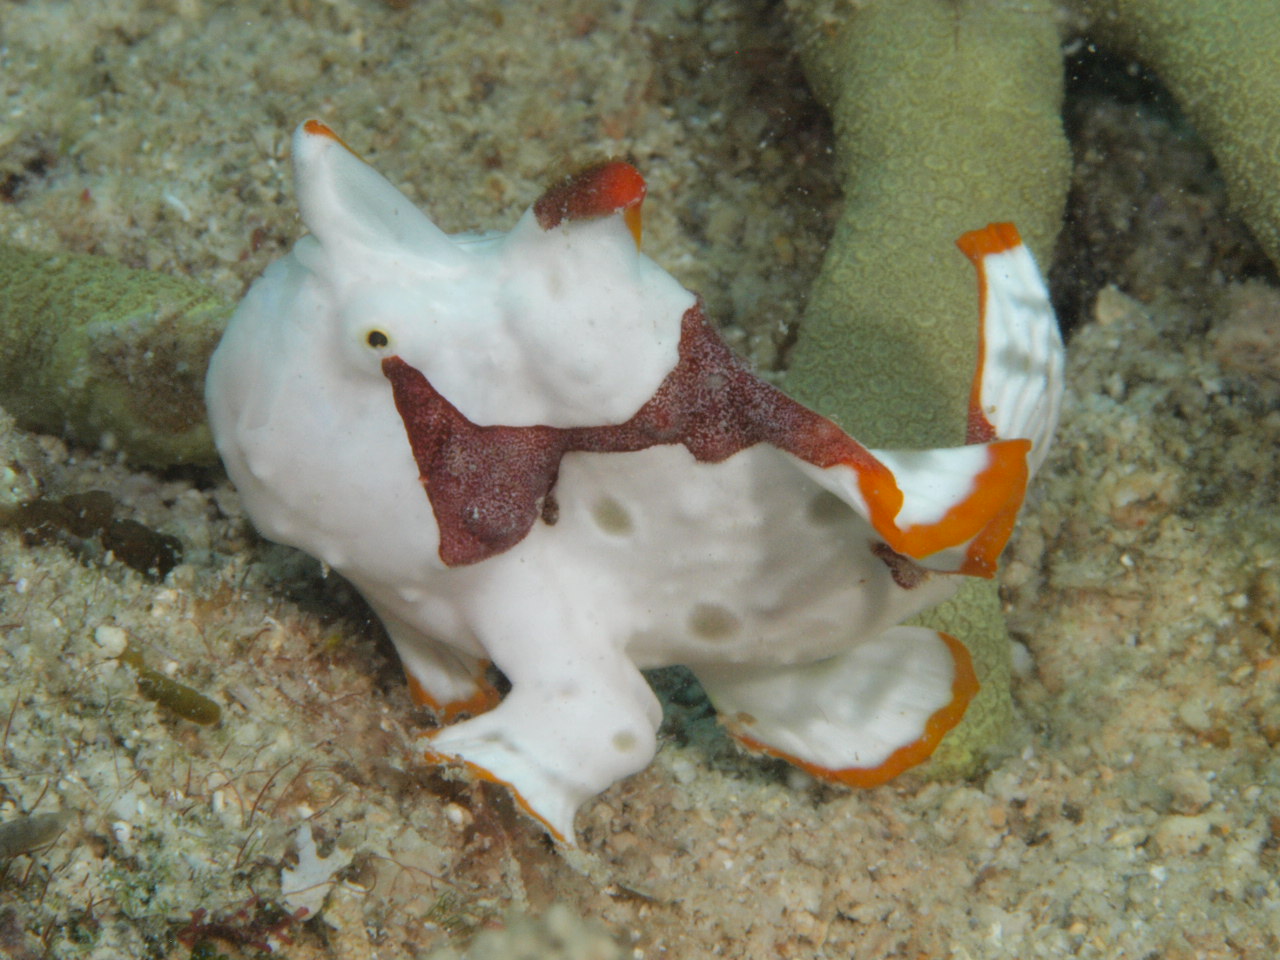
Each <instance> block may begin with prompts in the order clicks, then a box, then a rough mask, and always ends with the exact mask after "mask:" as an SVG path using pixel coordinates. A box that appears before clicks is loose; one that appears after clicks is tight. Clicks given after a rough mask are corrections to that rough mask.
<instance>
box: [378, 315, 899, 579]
mask: <svg viewBox="0 0 1280 960" xmlns="http://www.w3.org/2000/svg"><path fill="white" fill-rule="evenodd" d="M382 372H383V374H384V375H385V376H386V378H387V379H388V380H389V381H391V388H392V391H393V392H394V394H395V403H396V409H397V410H398V411H399V412H400V417H401V419H402V420H403V421H404V426H405V432H406V433H407V434H408V436H409V444H410V446H411V447H412V449H413V456H414V459H415V460H416V461H417V464H418V472H419V476H420V477H421V480H422V484H423V486H424V487H425V489H426V492H427V497H428V499H429V500H430V501H431V509H432V511H433V512H434V513H435V517H436V523H437V525H438V526H439V528H440V559H441V560H443V561H444V562H445V564H447V565H448V566H458V565H462V564H468V563H477V562H479V561H481V560H485V559H487V558H489V557H492V556H494V555H496V554H499V553H502V552H503V551H504V550H509V549H510V548H511V547H513V546H515V545H516V544H517V543H519V542H520V541H521V540H522V539H524V537H525V535H526V534H527V533H528V532H529V530H530V529H531V528H532V527H533V524H534V522H535V521H536V520H537V519H538V516H539V514H540V512H541V513H544V514H545V513H546V512H547V508H546V504H547V498H548V497H549V496H551V494H552V488H553V487H554V486H555V482H556V475H557V473H558V472H559V469H560V458H561V457H563V456H564V455H565V454H566V453H569V452H571V451H583V452H588V453H630V452H634V451H636V450H644V449H647V448H648V447H652V446H657V445H659V444H674V443H680V444H683V445H684V446H685V447H686V448H687V449H688V450H689V452H690V453H692V454H693V456H694V457H695V458H696V459H698V460H700V461H702V462H704V463H719V462H720V461H723V460H726V459H728V458H729V457H731V456H733V455H734V454H735V453H738V452H739V451H741V450H745V449H746V448H747V447H751V446H754V445H755V444H757V443H770V444H773V445H774V446H775V447H778V448H779V449H782V450H786V451H787V452H789V453H792V454H794V455H795V456H797V457H800V458H801V459H803V460H806V461H808V462H809V463H812V464H814V465H816V466H818V467H829V466H832V465H834V464H837V463H846V464H849V465H850V466H854V467H855V468H856V469H860V470H865V471H870V472H872V473H876V474H881V473H883V474H885V475H887V474H888V471H887V470H886V468H885V467H884V466H883V465H882V464H881V463H880V462H879V461H877V460H876V459H875V458H874V457H872V456H871V454H870V453H868V452H867V450H866V449H865V448H864V447H863V446H862V445H861V444H859V443H858V442H857V441H856V440H854V439H853V438H852V437H850V436H849V435H848V434H846V433H845V432H844V431H843V430H841V429H840V428H839V427H837V426H836V425H835V424H834V423H832V422H831V421H830V420H828V419H827V418H825V417H823V416H820V415H819V414H817V413H814V412H813V411H812V410H810V409H809V408H808V407H805V406H803V405H801V404H799V403H797V402H796V401H795V400H792V399H791V398H790V397H788V396H787V395H786V394H784V393H783V392H782V391H780V390H778V389H777V388H776V387H774V386H771V385H770V384H768V383H765V382H764V381H763V380H761V379H760V378H759V377H757V376H756V375H755V374H753V373H752V372H751V371H750V370H749V369H747V367H746V365H745V364H744V363H743V362H742V361H741V360H739V359H738V358H737V357H736V356H734V354H733V352H732V351H731V350H730V349H729V348H728V347H727V346H726V345H725V344H724V342H723V341H721V339H720V337H719V336H718V335H717V334H716V332H715V331H714V330H713V329H711V327H710V326H709V325H708V324H707V322H706V318H705V317H704V316H703V313H702V305H701V303H698V304H695V305H694V306H692V307H690V308H689V309H688V310H687V311H686V312H685V315H684V318H683V320H682V323H681V328H680V347H679V361H678V362H677V364H676V366H675V368H674V369H673V370H672V371H671V372H670V373H669V374H667V376H666V379H664V380H663V381H662V383H661V384H660V385H659V387H658V390H657V392H656V393H654V395H653V397H651V398H650V399H649V401H648V402H647V403H645V405H644V406H643V407H641V408H640V409H639V410H638V411H637V412H636V414H635V416H633V417H632V418H631V419H630V420H628V421H626V422H625V423H620V424H612V425H602V426H596V427H568V428H560V427H546V426H533V427H505V426H480V425H477V424H475V423H472V422H471V421H470V420H468V419H467V418H466V417H464V416H463V415H462V414H461V413H460V412H459V411H458V409H457V408H456V407H455V406H453V404H451V403H450V402H449V401H448V400H446V399H445V398H444V397H443V396H441V395H440V394H439V393H438V392H437V391H436V389H435V388H434V387H433V386H431V384H430V383H429V382H428V381H427V378H426V377H424V376H423V375H422V374H421V373H420V372H419V371H417V370H416V369H414V368H413V367H411V366H409V364H407V363H405V362H404V361H403V360H402V359H400V358H399V357H387V358H386V359H384V360H383V361H382ZM673 479H674V478H673ZM654 495H655V496H661V491H655V492H654ZM550 512H551V513H553V514H554V512H555V511H554V506H553V507H552V509H551V511H550Z"/></svg>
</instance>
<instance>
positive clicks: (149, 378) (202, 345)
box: [0, 244, 233, 467]
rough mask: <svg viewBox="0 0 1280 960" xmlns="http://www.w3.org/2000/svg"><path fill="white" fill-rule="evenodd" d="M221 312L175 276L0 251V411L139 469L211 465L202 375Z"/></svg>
mask: <svg viewBox="0 0 1280 960" xmlns="http://www.w3.org/2000/svg"><path fill="white" fill-rule="evenodd" d="M232 309H233V307H232V306H231V305H229V304H227V303H225V302H224V301H223V300H222V299H221V298H220V297H218V295H217V294H215V293H213V292H212V291H211V290H209V289H208V288H207V287H205V286H203V285H201V284H199V283H196V282H195V281H193V280H190V279H187V278H185V277H171V276H167V275H165V274H161V273H155V272H152V271H149V270H131V269H129V268H127V267H123V266H121V265H119V264H117V263H115V262H113V261H111V260H108V259H106V258H105V257H95V256H90V255H86V254H69V253H40V252H36V251H32V250H26V249H23V248H20V247H15V246H10V245H5V244H0V405H2V406H4V407H5V409H7V410H8V411H9V412H10V413H12V414H13V416H14V418H15V419H16V420H17V422H18V423H19V425H20V426H22V427H23V428H25V429H28V430H34V431H39V432H45V433H58V434H62V435H64V436H67V437H70V438H71V439H74V440H77V441H79V442H81V443H85V444H88V445H91V446H98V445H100V444H101V445H105V446H108V447H116V448H118V449H120V450H122V451H123V452H124V453H125V455H126V456H127V457H128V458H129V459H130V460H131V461H132V462H134V463H137V464H139V465H141V466H149V467H167V466H171V465H174V464H198V465H207V464H212V463H215V462H216V461H217V454H216V452H215V451H214V448H213V440H212V438H211V437H210V435H209V428H208V426H207V424H206V423H205V413H204V400H203V390H204V371H205V367H206V366H207V365H208V360H209V355H210V353H212V352H213V348H214V347H215V346H216V345H217V342H218V338H219V337H220V336H221V335H222V329H223V327H224V326H225V325H226V321H227V318H228V317H229V316H230V314H231V310H232Z"/></svg>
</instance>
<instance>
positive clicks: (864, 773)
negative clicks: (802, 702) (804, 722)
mask: <svg viewBox="0 0 1280 960" xmlns="http://www.w3.org/2000/svg"><path fill="white" fill-rule="evenodd" d="M937 635H938V637H939V638H940V639H941V640H942V641H943V642H944V643H945V644H946V645H947V648H948V650H949V651H950V653H951V656H952V659H953V661H954V665H955V677H954V679H953V680H952V682H951V700H950V702H948V703H946V704H944V705H943V706H941V707H940V708H938V709H937V710H935V711H934V712H933V714H932V715H930V717H929V719H928V720H927V721H925V724H924V731H923V732H922V733H921V735H920V736H919V738H918V739H916V740H913V741H911V742H910V743H907V744H904V745H903V746H901V747H899V748H898V749H897V750H895V751H894V752H893V753H891V754H890V755H889V756H888V758H886V759H885V760H883V761H882V762H881V763H879V764H876V765H875V766H873V767H844V768H839V769H833V768H830V767H823V766H820V765H818V764H816V763H813V762H811V761H808V760H805V759H803V758H801V757H798V756H795V755H793V754H790V753H787V752H786V751H785V750H781V749H778V748H776V747H773V746H771V745H769V744H767V743H764V742H762V741H760V740H757V739H755V738H754V737H752V736H750V735H749V734H746V733H743V732H741V731H739V730H735V729H733V724H732V723H728V724H726V727H727V728H728V729H729V732H730V733H731V734H732V735H733V737H734V739H736V740H737V741H738V743H740V744H741V745H742V746H743V747H745V748H746V749H747V750H750V751H752V752H754V753H764V754H767V755H769V756H771V757H777V758H778V759H780V760H786V761H787V762H788V763H790V764H792V765H793V766H796V767H799V768H800V769H801V770H803V771H805V772H806V773H808V774H810V775H811V776H813V777H816V778H817V779H819V780H826V781H830V782H837V783H843V784H844V785H845V786H849V787H860V788H870V787H878V786H881V785H882V784H885V783H888V782H889V781H890V780H892V779H894V778H895V777H897V776H898V775H899V774H902V773H904V772H905V771H907V770H910V769H911V768H912V767H914V766H917V765H919V764H921V763H923V762H924V761H925V760H927V759H928V758H929V757H930V756H931V755H932V753H933V751H934V750H936V749H937V747H938V744H939V743H941V742H942V738H943V737H945V736H946V735H947V733H949V732H950V731H951V730H952V729H953V728H954V727H955V726H956V725H957V724H958V723H959V722H960V720H961V719H962V718H963V717H964V714H965V711H966V710H967V709H968V707H969V703H970V702H971V701H972V700H973V698H974V696H975V695H976V694H977V692H978V688H979V684H978V676H977V674H976V673H975V672H974V669H973V660H972V659H971V658H970V657H969V651H968V650H966V649H965V646H964V644H962V643H961V642H960V641H959V640H957V639H956V638H955V637H952V636H950V635H949V634H946V633H941V632H938V634H937Z"/></svg>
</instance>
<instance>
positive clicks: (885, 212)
mask: <svg viewBox="0 0 1280 960" xmlns="http://www.w3.org/2000/svg"><path fill="white" fill-rule="evenodd" d="M790 8H791V12H792V15H793V19H794V21H795V23H796V28H797V33H798V36H799V39H800V44H801V52H802V55H803V56H804V59H805V67H806V71H807V74H808V76H809V78H810V82H811V83H812V85H813V87H814V89H815V90H816V91H817V93H818V95H819V96H820V97H821V98H822V99H823V100H825V102H826V104H827V107H828V109H829V110H830V111H831V113H832V117H833V119H834V121H835V129H836V151H837V163H838V166H839V169H840V173H841V179H842V183H843V186H844V191H845V206H844V209H843V211H842V214H841V217H840V220H839V223H838V224H837V226H836V230H835V235H834V237H833V238H832V242H831V245H830V247H829V248H828V250H827V255H826V259H825V261H824V263H823V267H822V271H821V273H820V275H819V277H818V279H817V281H816V282H815V284H814V287H813V290H812V291H811V293H810V299H809V305H808V309H807V310H806V312H805V318H804V323H803V325H802V326H801V328H800V336H799V339H798V340H797V342H796V345H795V348H794V349H793V351H792V354H791V357H790V369H789V371H788V375H787V381H786V387H787V390H788V391H789V392H790V393H791V394H792V395H794V396H795V397H796V398H797V399H799V400H801V401H803V402H805V403H807V404H809V405H810V406H812V407H814V408H815V409H817V410H819V411H820V412H821V413H824V414H826V415H827V416H829V417H831V418H832V419H834V420H836V421H837V422H838V423H840V425H841V426H843V427H845V429H847V430H849V431H850V432H851V433H852V434H853V435H854V436H856V437H858V439H859V440H862V441H863V442H865V443H869V444H871V445H873V446H885V447H931V446H949V445H953V444H958V443H963V442H964V429H965V423H966V411H967V406H968V399H969V387H970V384H971V381H972V377H973V370H974V363H975V359H976V356H977V329H978V328H977V297H976V294H975V292H974V289H975V288H974V277H973V271H972V268H971V267H970V265H969V264H968V263H967V262H966V261H965V259H964V257H963V256H961V255H960V253H959V252H958V251H957V250H956V249H955V246H954V241H955V240H956V238H957V237H959V236H960V234H962V233H964V232H965V231H967V230H972V229H974V228H976V227H981V226H983V225H984V224H986V223H989V222H992V221H1000V220H1012V221H1014V222H1015V223H1017V225H1018V228H1019V230H1020V231H1021V232H1022V234H1023V236H1024V238H1025V239H1026V240H1027V242H1028V245H1029V246H1030V247H1031V248H1032V249H1033V250H1034V251H1036V252H1037V253H1038V254H1039V255H1040V257H1041V262H1042V263H1044V262H1047V258H1048V256H1049V254H1050V252H1051V251H1052V248H1053V243H1054V240H1055V238H1056V236H1057V232H1058V228H1059V226H1060V224H1061V222H1062V213H1063V208H1064V206H1065V203H1066V192H1067V184H1068V181H1069V178H1070V151H1069V149H1068V145H1067V141H1066V137H1065V135H1064V133H1063V130H1062V121H1061V101H1062V56H1061V51H1060V44H1059V38H1058V32H1057V27H1056V24H1055V21H1054V17H1053V16H1052V12H1053V11H1052V7H1051V5H1050V3H1049V2H1048V0H1026V2H1022V3H1018V4H1009V3H1000V2H990V0H892V2H884V0H879V2H877V0H871V2H868V3H865V4H856V5H855V4H851V3H847V2H839V0H791V3H790ZM919 622H922V623H924V624H926V625H928V626H930V627H933V628H934V629H938V630H942V631H944V632H946V633H949V634H952V635H953V636H955V637H956V638H957V639H959V640H961V641H963V642H964V644H965V645H966V646H967V647H968V649H969V653H970V655H971V656H972V657H973V661H974V667H975V669H976V671H977V674H978V679H979V682H980V683H981V684H982V687H981V691H980V692H979V694H978V696H977V697H976V698H975V699H974V701H973V703H972V704H971V705H970V707H969V710H968V713H967V714H966V716H965V719H964V721H963V722H962V723H961V725H960V726H959V727H957V728H956V730H954V731H953V732H952V733H951V734H950V735H949V736H948V737H947V738H946V739H945V740H944V741H943V743H942V745H941V747H940V748H939V749H938V751H937V752H936V753H935V754H934V757H933V759H932V760H931V761H930V767H929V771H930V772H931V773H935V774H936V773H948V774H951V773H966V772H972V771H973V770H974V769H975V768H976V766H977V764H978V763H979V762H980V761H981V760H982V759H983V758H984V755H986V754H988V753H989V752H991V751H992V750H993V749H996V748H998V747H1000V746H1002V745H1007V744H1008V743H1009V742H1010V738H1011V736H1010V735H1011V733H1012V731H1013V729H1014V724H1015V714H1014V710H1013V701H1012V697H1011V693H1010V682H1011V680H1010V676H1011V666H1012V665H1011V658H1010V644H1009V637H1008V634H1007V632H1006V630H1005V625H1004V617H1003V614H1002V612H1001V608H1000V601H999V596H998V594H997V588H996V584H995V582H994V581H970V582H967V583H965V585H964V586H963V588H962V589H961V591H960V592H959V593H958V594H957V595H956V596H955V597H954V598H953V599H951V600H950V601H949V602H947V603H946V604H944V605H942V606H941V607H938V608H937V609H935V610H933V611H930V612H929V613H928V614H926V615H925V616H924V617H922V618H920V621H919Z"/></svg>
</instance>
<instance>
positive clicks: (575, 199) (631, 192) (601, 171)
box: [533, 160, 647, 248]
mask: <svg viewBox="0 0 1280 960" xmlns="http://www.w3.org/2000/svg"><path fill="white" fill-rule="evenodd" d="M646 189H647V188H646V187H645V182H644V177H642V176H641V175H640V171H639V170H637V169H636V168H635V167H633V166H631V164H629V163H624V162H623V161H621V160H611V161H609V162H608V163H602V164H599V165H597V166H594V167H588V168H587V169H586V170H583V171H581V172H579V173H575V174H573V175H572V176H570V177H567V178H566V179H564V180H562V181H561V182H560V183H557V184H556V185H555V186H553V187H551V188H550V189H548V190H547V191H546V193H544V194H543V195H542V196H541V197H539V198H538V201H537V202H536V203H535V204H534V205H533V215H534V217H535V218H536V219H537V221H538V226H540V227H541V228H542V229H543V230H551V229H553V228H555V227H558V226H560V224H562V223H566V222H569V221H573V220H594V219H597V218H599V217H608V216H612V215H614V214H619V213H620V214H622V216H623V219H624V221H625V222H626V224H627V228H628V229H629V230H630V231H631V235H632V237H634V238H635V241H636V247H637V248H638V247H639V246H640V235H641V217H640V204H641V203H642V202H643V200H644V195H645V190H646Z"/></svg>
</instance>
